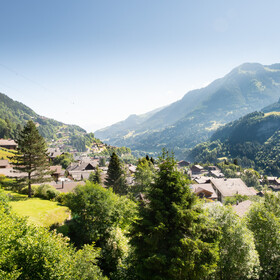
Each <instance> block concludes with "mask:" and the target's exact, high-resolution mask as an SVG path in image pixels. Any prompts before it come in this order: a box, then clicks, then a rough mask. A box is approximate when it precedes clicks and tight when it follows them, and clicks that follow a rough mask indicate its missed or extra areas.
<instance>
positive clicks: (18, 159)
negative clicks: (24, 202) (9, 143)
mask: <svg viewBox="0 0 280 280" xmlns="http://www.w3.org/2000/svg"><path fill="white" fill-rule="evenodd" d="M11 160H12V161H13V165H14V169H15V170H17V171H20V172H24V173H26V174H27V175H26V176H25V177H23V178H21V179H19V182H21V183H25V184H27V185H28V190H29V193H28V196H29V197H31V184H34V183H40V182H44V181H47V180H49V179H48V178H46V176H47V175H49V174H50V171H49V170H47V169H48V168H49V163H48V160H47V147H46V143H45V140H44V138H43V137H42V136H41V135H40V134H39V131H38V130H37V128H36V126H35V124H34V123H33V122H32V121H28V122H27V124H26V126H25V127H24V129H23V130H22V131H21V132H20V134H19V138H18V154H15V155H14V156H13V157H12V158H11Z"/></svg>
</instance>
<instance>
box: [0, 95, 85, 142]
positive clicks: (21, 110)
mask: <svg viewBox="0 0 280 280" xmlns="http://www.w3.org/2000/svg"><path fill="white" fill-rule="evenodd" d="M30 119H32V120H33V121H34V122H35V123H36V125H37V127H38V130H39V132H40V133H41V135H42V136H43V137H44V138H46V139H47V140H51V139H57V138H61V137H63V135H66V134H67V135H70V134H71V135H84V134H85V133H86V131H85V130H84V129H82V128H81V127H79V126H77V125H66V124H64V123H62V122H58V121H56V120H53V119H49V118H46V117H42V116H40V115H38V114H36V113H35V112H34V111H33V110H32V109H30V108H29V107H27V106H26V105H24V104H22V103H21V102H18V101H14V100H13V99H11V98H9V97H8V96H7V95H5V94H3V93H0V138H15V137H16V136H17V134H18V132H19V131H20V130H21V128H22V127H23V126H24V125H25V123H26V122H27V121H28V120H30Z"/></svg>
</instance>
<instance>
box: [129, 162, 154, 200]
mask: <svg viewBox="0 0 280 280" xmlns="http://www.w3.org/2000/svg"><path fill="white" fill-rule="evenodd" d="M154 177H155V167H154V165H153V163H152V161H151V160H150V159H149V158H148V159H147V158H142V159H139V160H138V164H137V168H136V172H135V174H134V185H133V188H132V190H133V193H134V195H137V194H139V193H144V194H145V193H146V192H147V191H148V189H149V188H150V186H151V184H152V182H153V181H154Z"/></svg>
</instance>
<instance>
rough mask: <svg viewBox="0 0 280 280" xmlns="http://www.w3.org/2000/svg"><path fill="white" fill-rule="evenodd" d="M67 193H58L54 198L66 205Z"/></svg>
mask: <svg viewBox="0 0 280 280" xmlns="http://www.w3.org/2000/svg"><path fill="white" fill-rule="evenodd" d="M67 195H68V194H67V193H59V195H57V196H56V197H55V200H56V201H57V202H59V203H61V204H62V205H66V201H67V200H66V199H67Z"/></svg>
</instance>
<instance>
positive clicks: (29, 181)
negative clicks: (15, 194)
mask: <svg viewBox="0 0 280 280" xmlns="http://www.w3.org/2000/svg"><path fill="white" fill-rule="evenodd" d="M28 197H29V198H31V174H30V173H28Z"/></svg>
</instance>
